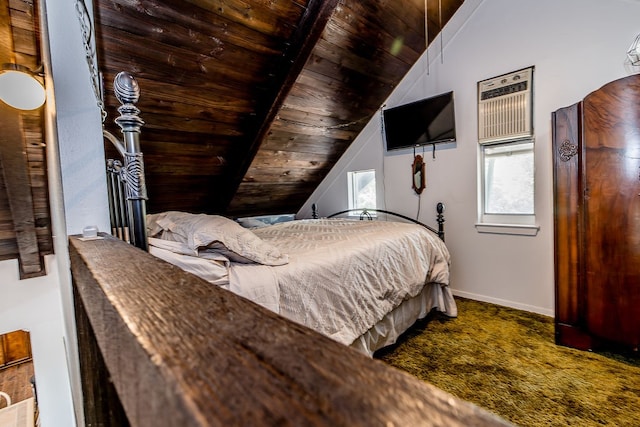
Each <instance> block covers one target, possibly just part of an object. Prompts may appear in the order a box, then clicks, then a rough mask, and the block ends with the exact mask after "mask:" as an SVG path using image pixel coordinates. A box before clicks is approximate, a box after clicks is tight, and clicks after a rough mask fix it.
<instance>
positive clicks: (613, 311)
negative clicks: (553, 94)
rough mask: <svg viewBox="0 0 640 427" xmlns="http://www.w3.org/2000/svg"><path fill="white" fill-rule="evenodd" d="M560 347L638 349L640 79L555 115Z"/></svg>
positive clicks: (636, 77) (597, 93) (621, 83)
mask: <svg viewBox="0 0 640 427" xmlns="http://www.w3.org/2000/svg"><path fill="white" fill-rule="evenodd" d="M552 119H553V162H554V209H555V210H554V219H555V223H554V225H555V281H556V283H555V289H556V295H555V297H556V303H555V304H556V307H555V308H556V314H555V316H556V342H557V343H558V344H562V345H567V346H570V347H576V348H581V349H593V348H597V347H604V346H612V345H614V346H620V347H623V348H627V349H633V350H638V347H639V346H640V75H634V76H629V77H626V78H623V79H620V80H616V81H614V82H611V83H609V84H607V85H605V86H603V87H602V88H601V89H599V90H597V91H595V92H592V93H591V94H589V95H588V96H587V97H585V98H584V100H582V101H580V102H578V103H577V104H574V105H572V106H569V107H566V108H562V109H560V110H558V111H556V112H554V113H553V115H552Z"/></svg>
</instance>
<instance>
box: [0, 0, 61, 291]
mask: <svg viewBox="0 0 640 427" xmlns="http://www.w3.org/2000/svg"><path fill="white" fill-rule="evenodd" d="M39 41H40V39H39V23H38V19H37V3H34V1H32V0H25V1H20V0H0V64H4V63H17V64H20V65H23V66H26V67H28V68H30V69H31V70H36V69H38V67H39V66H40V46H39ZM0 104H1V105H0V110H1V111H0V131H1V135H2V137H1V138H0V163H1V164H0V259H12V258H18V260H19V267H20V277H21V278H23V279H25V278H29V277H36V276H41V275H44V274H46V271H45V268H44V262H43V256H44V255H46V254H50V253H53V242H52V237H51V227H50V214H49V198H48V189H47V178H46V176H47V175H46V159H45V155H44V151H45V149H44V134H43V124H42V123H43V116H42V110H41V109H39V110H34V111H18V110H15V109H13V108H11V107H8V106H7V105H6V104H4V103H2V102H0Z"/></svg>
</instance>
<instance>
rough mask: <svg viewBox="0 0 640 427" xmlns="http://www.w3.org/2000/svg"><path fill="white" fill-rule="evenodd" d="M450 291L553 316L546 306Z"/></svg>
mask: <svg viewBox="0 0 640 427" xmlns="http://www.w3.org/2000/svg"><path fill="white" fill-rule="evenodd" d="M451 291H452V292H453V295H455V296H459V297H462V298H467V299H473V300H476V301H482V302H488V303H491V304H496V305H502V306H504V307H510V308H515V309H517V310H523V311H530V312H532V313H538V314H542V315H543V316H548V317H554V316H555V313H554V311H553V310H550V309H547V308H543V307H537V306H535V305H529V304H522V303H518V302H514V301H508V300H504V299H500V298H492V297H488V296H486V295H479V294H474V293H471V292H464V291H458V290H455V289H452V290H451Z"/></svg>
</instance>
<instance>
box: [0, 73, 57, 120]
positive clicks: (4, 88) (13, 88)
mask: <svg viewBox="0 0 640 427" xmlns="http://www.w3.org/2000/svg"><path fill="white" fill-rule="evenodd" d="M45 98H46V94H45V90H44V87H43V86H42V84H40V82H39V81H37V80H36V79H35V78H34V77H33V76H31V75H29V74H28V73H24V72H22V71H15V70H7V71H4V72H2V73H0V99H1V100H2V101H4V102H5V103H6V104H9V105H10V106H12V107H14V108H18V109H20V110H35V109H36V108H40V107H41V106H42V104H44V101H45Z"/></svg>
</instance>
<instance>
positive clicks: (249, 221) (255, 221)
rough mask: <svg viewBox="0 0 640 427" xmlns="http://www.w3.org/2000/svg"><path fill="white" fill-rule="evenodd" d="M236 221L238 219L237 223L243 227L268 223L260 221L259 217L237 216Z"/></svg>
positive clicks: (260, 225)
mask: <svg viewBox="0 0 640 427" xmlns="http://www.w3.org/2000/svg"><path fill="white" fill-rule="evenodd" d="M236 221H238V224H240V225H241V226H243V227H244V228H260V227H266V226H268V225H269V224H267V223H266V222H264V221H260V220H259V219H255V218H238V219H237V220H236Z"/></svg>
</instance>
